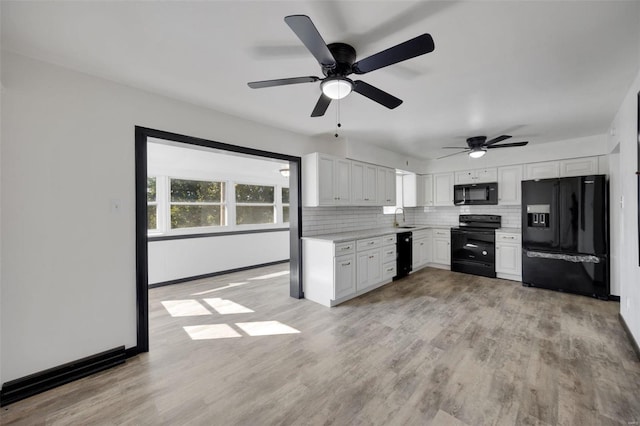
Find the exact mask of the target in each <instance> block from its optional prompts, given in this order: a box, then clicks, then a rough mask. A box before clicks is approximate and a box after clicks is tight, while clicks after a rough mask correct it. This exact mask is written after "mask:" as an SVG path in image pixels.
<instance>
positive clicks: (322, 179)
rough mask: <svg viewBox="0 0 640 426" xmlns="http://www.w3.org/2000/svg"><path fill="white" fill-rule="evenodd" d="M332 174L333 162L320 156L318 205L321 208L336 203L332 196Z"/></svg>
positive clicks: (333, 170)
mask: <svg viewBox="0 0 640 426" xmlns="http://www.w3.org/2000/svg"><path fill="white" fill-rule="evenodd" d="M334 173H335V169H334V160H333V159H332V158H327V157H322V156H320V157H319V158H318V203H319V204H320V205H321V206H330V205H333V204H335V202H336V200H335V195H334V194H333V175H334Z"/></svg>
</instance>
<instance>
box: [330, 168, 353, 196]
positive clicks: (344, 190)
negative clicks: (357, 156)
mask: <svg viewBox="0 0 640 426" xmlns="http://www.w3.org/2000/svg"><path fill="white" fill-rule="evenodd" d="M334 173H335V175H334V180H333V192H334V194H336V198H337V200H336V204H342V205H346V204H350V203H351V161H349V160H336V164H335V172H334Z"/></svg>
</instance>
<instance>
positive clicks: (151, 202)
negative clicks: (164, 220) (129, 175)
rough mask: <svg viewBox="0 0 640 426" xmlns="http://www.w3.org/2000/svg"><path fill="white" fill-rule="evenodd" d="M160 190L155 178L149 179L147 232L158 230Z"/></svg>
mask: <svg viewBox="0 0 640 426" xmlns="http://www.w3.org/2000/svg"><path fill="white" fill-rule="evenodd" d="M157 196H158V190H157V186H156V178H155V177H147V230H156V229H158V198H157Z"/></svg>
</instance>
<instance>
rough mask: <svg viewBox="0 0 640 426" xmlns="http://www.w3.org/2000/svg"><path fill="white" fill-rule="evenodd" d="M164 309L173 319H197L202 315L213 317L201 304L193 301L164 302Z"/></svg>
mask: <svg viewBox="0 0 640 426" xmlns="http://www.w3.org/2000/svg"><path fill="white" fill-rule="evenodd" d="M160 303H162V305H163V306H164V308H165V309H166V310H167V312H169V315H171V316H172V317H195V316H200V315H211V312H210V311H209V310H208V309H207V308H205V307H204V306H203V305H202V304H200V302H198V301H197V300H193V299H187V300H164V301H162V302H160Z"/></svg>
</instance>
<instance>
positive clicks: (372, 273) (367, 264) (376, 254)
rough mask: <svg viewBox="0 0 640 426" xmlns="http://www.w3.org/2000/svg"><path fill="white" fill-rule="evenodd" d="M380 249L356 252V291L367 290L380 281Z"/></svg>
mask: <svg viewBox="0 0 640 426" xmlns="http://www.w3.org/2000/svg"><path fill="white" fill-rule="evenodd" d="M381 257H382V256H381V253H380V249H373V250H367V251H363V252H358V272H357V274H356V276H357V280H356V291H360V290H364V289H366V288H369V287H371V286H373V285H375V284H377V283H379V282H380V281H382V261H381Z"/></svg>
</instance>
